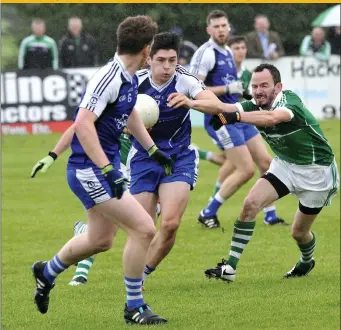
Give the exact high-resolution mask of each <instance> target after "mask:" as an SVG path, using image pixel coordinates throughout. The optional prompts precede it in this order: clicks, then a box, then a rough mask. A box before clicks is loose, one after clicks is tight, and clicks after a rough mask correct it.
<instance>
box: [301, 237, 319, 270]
mask: <svg viewBox="0 0 341 330" xmlns="http://www.w3.org/2000/svg"><path fill="white" fill-rule="evenodd" d="M312 234H313V239H312V240H311V242H310V243H307V244H297V245H298V248H299V249H300V251H301V258H300V261H299V262H298V264H297V268H300V269H301V270H303V271H306V270H308V269H309V268H310V263H311V261H312V259H313V255H314V252H315V246H316V240H315V235H314V233H312Z"/></svg>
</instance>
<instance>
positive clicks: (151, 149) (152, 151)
mask: <svg viewBox="0 0 341 330" xmlns="http://www.w3.org/2000/svg"><path fill="white" fill-rule="evenodd" d="M157 149H159V148H158V147H157V146H156V145H155V144H154V145H153V146H152V147H150V148H149V149H148V155H149V156H151V155H152V154H153V153H154V152H155V151H156V150H157Z"/></svg>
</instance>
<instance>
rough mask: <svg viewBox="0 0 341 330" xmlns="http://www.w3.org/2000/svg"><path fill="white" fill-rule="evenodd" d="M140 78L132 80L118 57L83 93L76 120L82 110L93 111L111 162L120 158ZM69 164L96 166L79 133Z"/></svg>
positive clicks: (101, 141) (100, 138)
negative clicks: (121, 137)
mask: <svg viewBox="0 0 341 330" xmlns="http://www.w3.org/2000/svg"><path fill="white" fill-rule="evenodd" d="M137 87H138V85H137V77H136V76H134V77H131V76H130V74H129V73H128V72H127V71H126V70H125V66H124V63H123V62H122V60H121V59H120V58H119V57H118V56H117V55H115V57H114V58H112V59H111V60H110V61H109V62H108V63H107V64H106V65H105V66H103V67H102V68H101V69H99V70H98V71H97V72H96V73H95V75H94V76H93V77H92V78H91V80H90V81H89V83H88V85H87V87H86V90H85V91H84V93H83V96H82V99H81V101H80V104H79V107H78V108H77V109H76V111H75V114H74V120H75V118H76V116H77V113H78V111H79V109H80V108H85V109H87V110H89V111H92V112H93V113H94V114H95V115H96V116H97V117H98V118H97V120H96V121H95V127H96V131H97V134H98V138H99V141H100V144H101V146H102V148H103V151H104V152H105V154H106V155H107V157H108V158H109V160H110V161H111V162H113V163H114V160H115V157H116V158H117V157H119V149H120V135H121V133H122V131H123V128H124V127H125V126H126V125H127V120H128V117H129V115H130V113H131V112H132V110H133V108H134V106H135V103H136V97H137V93H138V90H137ZM71 150H72V153H71V156H70V158H69V164H70V165H72V164H76V165H83V164H84V165H90V166H91V165H93V163H92V161H91V160H90V159H89V158H88V157H87V155H86V153H85V152H84V150H83V148H82V146H81V144H80V142H79V140H78V138H77V136H76V134H75V135H74V136H73V139H72V142H71Z"/></svg>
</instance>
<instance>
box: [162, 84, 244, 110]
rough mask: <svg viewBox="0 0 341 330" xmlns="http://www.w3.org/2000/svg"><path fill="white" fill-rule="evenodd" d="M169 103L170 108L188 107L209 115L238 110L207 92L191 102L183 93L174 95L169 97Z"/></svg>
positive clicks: (201, 93)
mask: <svg viewBox="0 0 341 330" xmlns="http://www.w3.org/2000/svg"><path fill="white" fill-rule="evenodd" d="M167 101H168V106H169V107H174V108H179V107H186V108H189V109H194V110H197V111H200V112H203V113H206V114H209V115H215V114H218V113H221V112H225V111H236V110H237V109H238V108H237V107H236V106H235V105H234V104H226V103H222V102H221V101H220V100H219V99H218V98H217V97H216V96H215V95H214V94H213V93H212V92H211V91H207V90H206V91H202V92H200V93H198V95H197V96H196V97H195V100H190V99H189V98H188V97H186V96H185V95H184V94H181V93H172V94H170V95H169V96H168V100H167Z"/></svg>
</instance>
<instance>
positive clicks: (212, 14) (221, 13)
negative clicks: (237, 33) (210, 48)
mask: <svg viewBox="0 0 341 330" xmlns="http://www.w3.org/2000/svg"><path fill="white" fill-rule="evenodd" d="M221 17H225V18H226V19H228V17H227V14H226V13H225V12H224V11H222V10H218V9H216V10H213V11H211V12H210V13H209V14H208V16H207V18H206V24H207V26H209V25H210V24H211V19H216V18H221Z"/></svg>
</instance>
